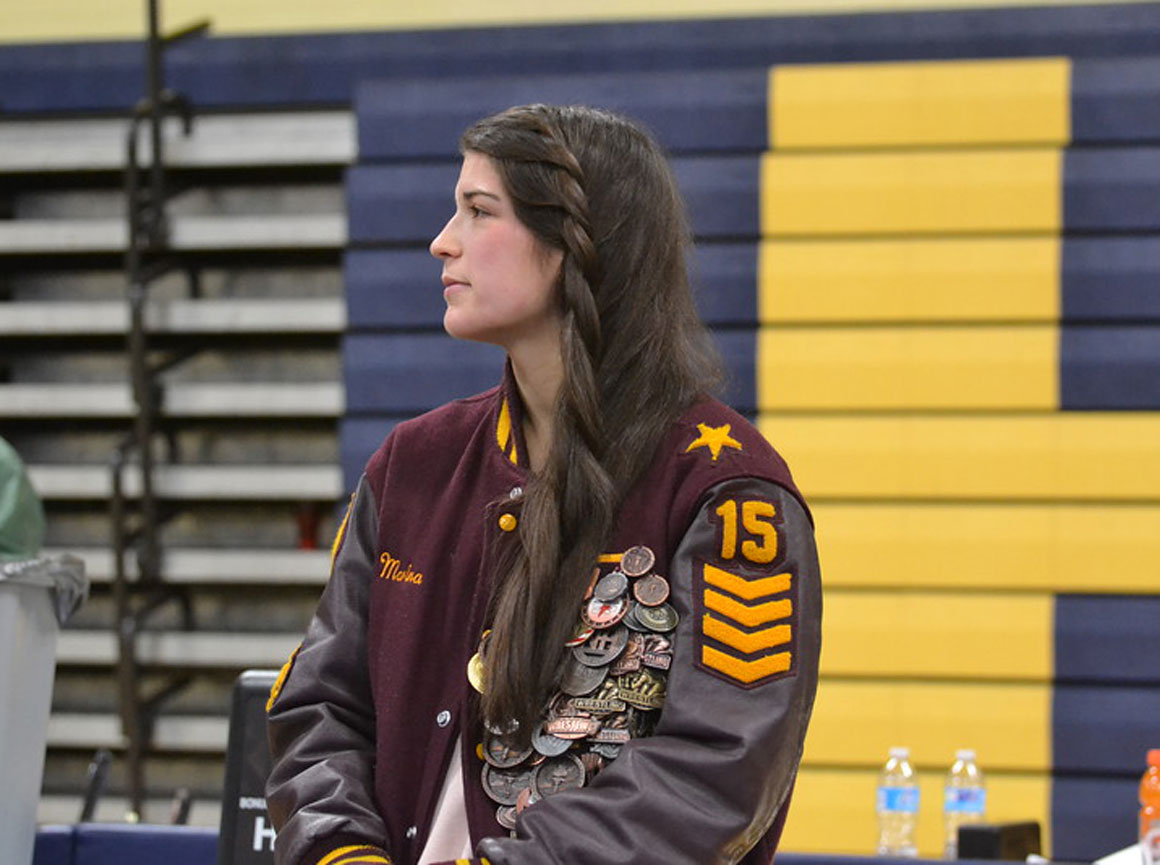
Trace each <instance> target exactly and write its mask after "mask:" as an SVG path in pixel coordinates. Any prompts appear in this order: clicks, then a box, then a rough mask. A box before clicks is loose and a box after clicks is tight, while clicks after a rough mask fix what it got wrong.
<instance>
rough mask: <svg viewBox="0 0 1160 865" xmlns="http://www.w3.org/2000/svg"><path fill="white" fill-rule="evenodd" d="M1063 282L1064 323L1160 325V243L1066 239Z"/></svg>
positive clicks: (1153, 239) (1140, 239)
mask: <svg viewBox="0 0 1160 865" xmlns="http://www.w3.org/2000/svg"><path fill="white" fill-rule="evenodd" d="M1157 113H1160V112H1157ZM1062 280H1063V285H1062V303H1063V307H1062V314H1063V320H1064V321H1085V320H1086V321H1120V322H1143V321H1155V322H1160V237H1068V238H1066V239H1065V240H1064V243H1063V266H1062Z"/></svg>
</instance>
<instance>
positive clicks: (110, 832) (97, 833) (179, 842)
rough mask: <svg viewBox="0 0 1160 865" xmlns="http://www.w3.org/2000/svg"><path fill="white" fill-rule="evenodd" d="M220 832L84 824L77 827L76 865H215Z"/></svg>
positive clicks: (204, 829)
mask: <svg viewBox="0 0 1160 865" xmlns="http://www.w3.org/2000/svg"><path fill="white" fill-rule="evenodd" d="M217 846H218V832H217V829H208V828H202V827H193V826H163V825H153V826H150V825H137V826H132V825H129V826H122V825H117V824H102V823H82V824H79V825H78V826H77V827H76V847H75V851H74V857H75V858H74V859H73V861H74V862H75V863H76V865H131V863H143V862H164V863H165V865H214V863H215V862H216V861H217Z"/></svg>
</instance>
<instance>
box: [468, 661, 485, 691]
mask: <svg viewBox="0 0 1160 865" xmlns="http://www.w3.org/2000/svg"><path fill="white" fill-rule="evenodd" d="M484 672H485V671H484V668H483V658H482V657H480V654H479V652H476V653H475V654H474V655H472V656H471V660H470V661H468V662H467V681H468V682H470V683H471V687H473V688H475V690H477V691H479V693H481V694H482V693H483V691H484V685H483V683H484Z"/></svg>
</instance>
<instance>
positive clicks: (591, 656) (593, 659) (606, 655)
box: [572, 627, 628, 667]
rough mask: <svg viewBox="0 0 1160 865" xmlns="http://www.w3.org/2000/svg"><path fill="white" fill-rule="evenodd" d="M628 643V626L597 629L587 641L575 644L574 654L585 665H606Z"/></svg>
mask: <svg viewBox="0 0 1160 865" xmlns="http://www.w3.org/2000/svg"><path fill="white" fill-rule="evenodd" d="M627 645H628V629H627V628H624V627H616V628H608V629H606V630H603V631H597V632H596V633H594V634H593V636H592V637H590V638H589V639H588V640H587V642H585V643H582V644H581V645H579V646H575V647H574V648H573V649H572V656H573V657H574V658H576V660H577V661H579V662H580V663H581V664H583V665H584V666H585V667H605V666H607V665H608V664H611V663H612V662H613V661H614V660H616V658H617V657H618V656H619V655H620V653H621V652H623V651H624V647H625V646H627Z"/></svg>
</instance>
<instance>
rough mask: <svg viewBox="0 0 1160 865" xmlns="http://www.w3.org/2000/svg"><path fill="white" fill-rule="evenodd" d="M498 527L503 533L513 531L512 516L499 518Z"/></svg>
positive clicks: (514, 521) (513, 517)
mask: <svg viewBox="0 0 1160 865" xmlns="http://www.w3.org/2000/svg"><path fill="white" fill-rule="evenodd" d="M499 527H500V528H501V529H503V530H504V531H505V532H512V531H515V528H516V518H515V516H514V515H513V514H504V515H503V516H502V517H500V518H499Z"/></svg>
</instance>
